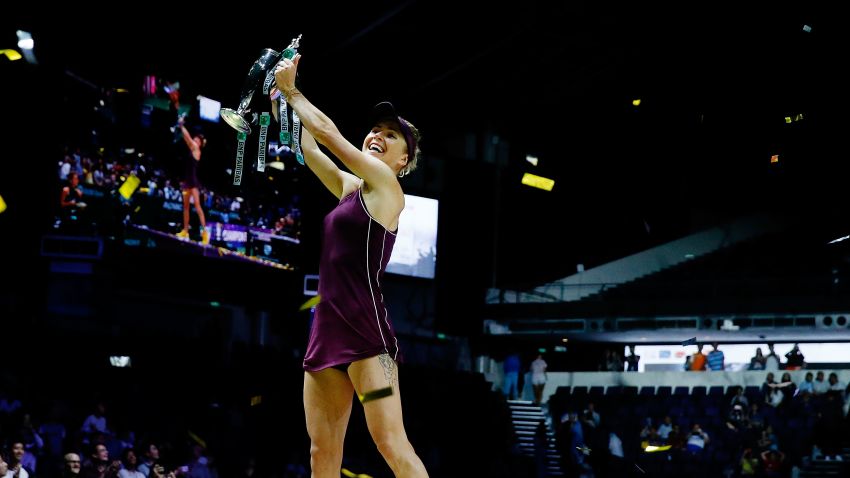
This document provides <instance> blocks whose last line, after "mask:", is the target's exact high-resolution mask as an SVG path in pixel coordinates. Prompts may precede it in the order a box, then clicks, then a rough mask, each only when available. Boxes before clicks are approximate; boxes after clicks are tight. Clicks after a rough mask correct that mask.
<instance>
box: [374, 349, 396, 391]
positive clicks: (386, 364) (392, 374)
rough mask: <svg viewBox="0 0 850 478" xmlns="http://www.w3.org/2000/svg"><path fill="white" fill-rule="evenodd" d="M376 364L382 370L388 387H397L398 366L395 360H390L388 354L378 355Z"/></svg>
mask: <svg viewBox="0 0 850 478" xmlns="http://www.w3.org/2000/svg"><path fill="white" fill-rule="evenodd" d="M378 362H380V363H381V367H383V369H384V376H385V377H386V378H387V382H389V384H390V386H393V387H398V365H397V364H396V363H395V360H393V359H391V358H390V355H389V354H381V355H378Z"/></svg>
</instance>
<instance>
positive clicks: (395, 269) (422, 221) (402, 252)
mask: <svg viewBox="0 0 850 478" xmlns="http://www.w3.org/2000/svg"><path fill="white" fill-rule="evenodd" d="M438 205H439V202H438V201H437V200H436V199H430V198H425V197H421V196H413V195H410V194H405V195H404V210H403V211H402V212H401V217H400V218H399V221H398V236H397V237H396V239H395V246H394V247H393V255H392V256H391V257H390V262H389V264H388V265H387V272H391V273H393V274H401V275H407V276H413V277H422V278H426V279H433V278H434V273H435V270H436V265H437V210H438Z"/></svg>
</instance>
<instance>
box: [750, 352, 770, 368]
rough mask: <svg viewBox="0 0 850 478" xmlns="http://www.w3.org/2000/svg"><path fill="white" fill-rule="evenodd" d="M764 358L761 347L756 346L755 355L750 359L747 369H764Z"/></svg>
mask: <svg viewBox="0 0 850 478" xmlns="http://www.w3.org/2000/svg"><path fill="white" fill-rule="evenodd" d="M765 361H766V358H765V356H764V354H763V353H762V351H761V347H757V348H756V356H755V357H753V358H751V359H750V366H749V370H764V368H765Z"/></svg>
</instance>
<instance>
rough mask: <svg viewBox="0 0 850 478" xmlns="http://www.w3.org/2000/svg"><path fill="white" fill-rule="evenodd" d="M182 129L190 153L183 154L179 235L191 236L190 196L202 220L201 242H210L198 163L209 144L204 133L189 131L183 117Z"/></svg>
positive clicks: (182, 237) (181, 119)
mask: <svg viewBox="0 0 850 478" xmlns="http://www.w3.org/2000/svg"><path fill="white" fill-rule="evenodd" d="M178 125H179V127H180V131H181V132H182V133H183V141H184V142H185V143H186V146H188V147H189V153H190V154H189V155H186V154H184V155H183V163H184V173H183V182H181V183H180V189H181V190H182V193H183V230H182V231H180V232H179V233H177V237H179V238H181V239H188V238H189V198H190V197H191V198H192V199H194V200H195V212H197V213H198V220H200V222H201V243H202V244H209V243H210V233H209V232H208V231H207V220H206V218H205V217H204V210H203V208H201V193H200V187H201V181H200V180H199V179H198V163H199V162H200V161H201V149H203V148H204V146H206V145H207V140H206V139H205V138H204V135H202V134H198V135H196V136H194V137H193V136H192V135H190V134H189V131H188V130H187V129H186V127H185V126H183V118H182V117H181V118H180V120H179V121H178Z"/></svg>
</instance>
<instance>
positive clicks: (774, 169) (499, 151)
mask: <svg viewBox="0 0 850 478" xmlns="http://www.w3.org/2000/svg"><path fill="white" fill-rule="evenodd" d="M121 8H122V11H121V12H120V13H119V12H118V11H117V9H114V8H102V9H86V8H76V7H75V8H70V7H57V8H55V9H51V11H49V12H47V11H41V10H40V9H38V8H33V7H28V8H25V9H23V11H22V9H21V7H18V6H16V7H12V9H11V12H9V14H4V18H3V20H2V21H0V22H2V23H0V24H2V25H3V29H2V30H0V41H2V46H3V47H4V48H5V47H10V48H12V47H14V45H15V42H16V39H15V35H14V29H17V28H19V29H24V30H27V31H30V32H31V33H32V34H33V36H34V38H35V40H36V47H35V53H36V55H37V57H38V59H39V61H40V65H39V66H38V67H33V66H31V65H28V64H26V63H25V62H24V61H19V62H14V63H12V62H8V61H6V60H5V59H3V61H2V62H0V82H2V91H3V94H2V97H0V101H2V110H3V111H4V119H3V122H4V126H5V128H4V129H5V131H6V135H5V138H4V148H3V151H2V155H3V160H2V164H3V169H2V174H0V192H2V194H3V197H4V198H5V199H6V202H7V203H8V204H9V205H10V208H9V210H8V211H7V212H6V213H5V214H2V215H0V228H2V231H3V233H2V236H3V241H4V248H3V252H2V254H3V256H2V261H3V265H4V267H3V269H4V270H6V271H10V269H9V268H8V267H9V265H10V264H11V263H19V261H23V263H24V264H26V260H25V259H26V258H31V257H33V256H34V254H35V253H36V252H37V243H38V237H39V236H40V234H41V232H42V231H43V229H44V226H45V224H46V223H47V222H49V221H47V220H46V218H49V217H50V215H51V212H52V209H51V208H52V207H53V206H52V205H53V201H54V196H55V191H54V190H53V187H54V186H53V182H52V180H53V178H54V177H55V176H54V175H55V170H56V167H55V164H56V162H57V161H58V160H59V159H61V147H62V146H63V145H66V144H69V143H70V144H74V143H75V142H76V141H83V140H85V138H86V136H87V131H88V128H89V125H90V124H91V123H97V122H98V121H100V122H103V121H105V120H104V119H103V117H98V116H97V114H96V113H94V112H93V110H92V108H91V105H92V104H94V103H95V102H96V101H98V99H102V97H103V96H104V95H105V94H106V93H105V91H108V90H110V89H115V88H126V89H127V90H129V93H127V94H112V96H111V98H112V101H113V108H112V112H113V114H114V115H115V118H116V121H115V123H110V125H109V126H108V127H106V128H105V129H106V130H107V131H108V133H106V134H105V135H106V138H105V139H103V141H106V142H107V143H109V144H111V145H115V146H117V145H119V144H120V145H121V146H132V145H133V143H134V142H139V141H143V140H144V134H142V133H140V130H139V126H138V115H139V112H138V111H139V110H138V102H139V101H140V100H141V96H142V95H141V83H142V78H143V76H144V75H147V74H154V75H157V76H158V77H160V78H165V79H169V80H170V81H180V83H181V85H182V90H181V91H182V93H183V97H184V98H187V97H188V98H191V97H194V95H196V94H203V95H205V96H208V97H211V98H214V99H218V100H220V101H221V102H222V104H223V106H230V107H235V105H236V103H237V102H238V92H239V89H240V88H241V85H242V81H243V80H244V77H245V74H246V72H247V69H248V67H249V66H250V65H251V63H252V62H253V60H254V59H256V57H257V56H258V54H259V51H260V50H261V49H262V48H265V47H271V48H275V49H280V48H283V47H284V46H285V45H286V44H287V43H288V42H289V40H290V38H292V37H293V36H295V35H296V34H298V33H303V35H304V37H303V42H302V48H301V53H302V54H303V58H302V62H301V67H300V71H299V74H300V75H301V84H302V90H303V91H304V92H305V95H306V96H307V97H308V98H309V99H310V100H311V101H312V102H313V103H314V104H316V105H317V106H318V107H319V108H321V109H322V110H323V111H325V112H326V113H327V114H328V115H329V116H330V117H331V118H332V119H334V121H335V122H336V123H337V125H338V126H339V127H340V129H341V130H342V132H343V133H344V134H345V135H346V137H348V138H349V139H350V140H351V141H352V142H354V143H355V144H359V141H360V140H361V137H362V135H363V134H364V133H365V131H366V128H368V127H369V125H368V124H366V122H365V121H366V118H367V117H368V115H367V112H368V110H369V108H370V107H371V106H372V105H373V104H375V103H377V102H378V101H380V100H391V101H393V102H394V103H395V104H396V106H397V108H398V109H399V111H400V113H401V114H402V115H403V116H405V117H407V118H408V119H410V120H411V121H412V122H414V124H416V125H417V126H418V127H419V128H420V130H421V131H422V133H423V142H422V148H423V151H424V153H425V156H424V160H423V162H422V165H421V168H420V171H418V172H417V174H416V175H414V176H413V177H411V178H409V179H407V180H405V181H404V187H405V191H406V192H407V193H410V194H419V195H424V196H428V197H438V198H439V199H440V201H441V209H440V224H439V227H440V232H439V254H438V257H439V259H438V278H437V280H436V282H435V284H436V287H437V294H436V296H437V307H438V313H437V314H436V317H437V320H438V321H443V322H445V323H444V324H442V325H443V328H444V329H452V328H456V331H457V332H464V333H472V332H477V330H478V324H477V322H476V320H475V318H474V317H475V316H476V314H477V310H478V307H479V306H480V304H481V302H482V297H483V292H484V289H485V288H486V287H488V286H491V285H493V284H497V285H503V286H517V287H522V286H529V285H533V284H536V283H540V282H543V281H548V280H552V279H556V278H559V277H563V276H566V275H569V274H572V273H573V272H575V270H576V264H579V263H581V264H584V266H585V267H586V268H589V267H592V266H594V265H597V264H600V263H603V262H605V261H607V260H611V259H614V258H617V257H621V256H623V255H625V254H628V253H632V252H636V251H638V250H642V249H644V248H646V247H649V246H652V245H656V244H660V243H663V242H666V241H668V240H671V239H674V238H677V237H680V236H681V235H684V234H687V233H689V232H692V231H695V230H698V229H701V228H703V227H707V226H711V225H713V224H716V223H718V222H721V221H725V220H728V219H730V218H732V217H736V216H739V215H743V214H748V213H751V212H757V211H762V210H771V211H773V212H780V213H785V212H787V213H788V214H796V213H800V212H804V213H805V214H811V215H816V216H823V217H824V219H825V220H826V221H831V222H834V223H835V224H837V228H838V229H841V227H843V226H842V225H843V224H844V219H843V218H844V217H845V215H846V214H845V213H846V205H845V201H844V187H843V186H844V172H845V168H844V162H845V157H846V152H845V150H844V130H845V127H846V125H847V119H846V114H845V106H846V104H847V98H846V96H847V95H846V92H845V91H844V88H843V85H845V84H846V79H847V78H846V74H844V73H842V71H844V70H845V68H844V65H842V58H843V56H842V55H843V50H842V49H841V46H840V45H842V44H844V43H845V42H846V40H847V38H846V37H847V35H848V34H847V32H846V29H843V28H842V27H841V24H842V22H841V17H840V16H839V15H837V14H836V12H835V11H833V8H832V7H830V6H827V5H808V4H802V3H800V2H769V3H768V2H758V3H756V4H752V5H749V4H748V5H741V4H739V3H737V2H711V3H705V4H697V5H692V6H689V7H688V8H685V7H684V6H679V7H675V8H671V7H661V6H649V5H641V4H628V5H622V4H618V3H610V2H603V3H599V2H569V3H556V4H550V3H549V2H536V1H528V2H523V3H522V4H520V5H512V6H509V7H506V8H497V7H495V6H493V5H492V4H489V3H483V2H481V3H479V2H472V3H463V4H458V3H455V2H447V1H434V2H424V1H419V2H417V1H411V2H405V3H398V2H370V3H362V4H361V3H358V2H347V3H339V4H333V5H328V4H324V3H317V2H297V3H293V4H287V5H285V6H267V7H264V8H263V9H241V10H240V8H236V7H234V6H230V7H228V8H222V9H217V10H216V9H208V8H201V7H198V8H195V7H190V6H185V5H178V4H174V5H171V4H169V5H168V6H167V7H163V6H153V5H143V4H129V5H126V6H123V7H121ZM276 17H277V18H279V19H274V18H276ZM804 25H810V26H811V32H806V31H804V30H803V26H804ZM74 77H78V78H82V79H84V80H85V81H86V82H88V83H90V84H93V85H95V86H96V88H91V87H89V86H86V85H85V84H84V82H82V81H79V80H77V79H74ZM635 98H640V99H641V100H642V102H641V104H640V106H638V107H635V106H633V105H632V100H633V99H635ZM798 114H802V115H803V120H802V121H799V122H794V123H791V124H786V122H785V120H784V118H785V117H786V116H795V115H798ZM202 125H203V127H204V128H205V129H206V132H207V134H208V137H209V139H210V141H211V143H210V145H211V148H210V149H209V150H208V157H209V158H208V159H209V162H208V163H206V164H205V165H204V168H203V169H204V170H203V172H202V174H203V175H204V177H205V182H206V183H207V184H209V185H210V187H212V188H213V189H218V190H221V191H226V192H239V193H243V194H258V192H257V191H253V192H252V191H250V190H243V191H228V188H231V189H232V186H229V177H228V176H227V175H226V174H225V173H224V170H225V169H226V168H227V167H230V164H231V162H232V157H233V149H234V143H235V142H234V141H233V140H232V130H230V129H229V128H228V127H227V126H226V125H225V124H224V123H221V124H218V125H214V124H210V123H203V124H202ZM81 138H82V139H81ZM526 154H533V155H536V156H538V157H539V160H540V164H539V166H537V167H536V168H535V167H532V166H531V165H530V164H528V163H527V162H525V156H526ZM772 154H780V162H779V163H778V164H771V163H770V156H771V155H772ZM524 172H534V173H536V174H540V175H543V176H546V177H549V178H552V179H554V180H555V188H554V190H553V191H552V192H544V191H539V190H534V189H531V188H528V187H526V186H522V185H521V184H520V183H519V180H520V177H521V176H522V173H524ZM302 173H303V171H301V172H298V171H294V172H292V173H291V174H293V175H299V174H302ZM296 182H297V185H295V186H293V187H298V188H300V189H299V190H300V191H301V192H302V193H303V195H304V196H303V197H304V227H303V231H304V232H303V234H304V239H305V240H304V244H305V246H304V247H305V255H304V257H305V258H306V259H305V260H306V261H307V263H306V266H305V271H306V272H309V271H310V269H311V267H310V261H311V260H312V261H313V270H315V268H316V264H317V262H318V244H319V239H320V237H319V228H320V224H321V222H320V221H321V218H322V217H323V215H324V214H325V213H326V212H327V211H328V210H329V209H330V208H331V207H332V206H333V198H332V197H331V196H330V195H328V194H326V193H325V192H324V191H323V190H322V189H321V186H320V185H319V183H318V181H316V180H315V179H314V178H312V177H311V176H309V175H303V177H299V180H298V181H296ZM848 229H850V228H848ZM24 271H25V268H24V269H21V271H19V272H17V273H9V272H6V273H5V274H3V275H4V276H5V277H6V279H9V278H10V277H12V278H14V280H13V281H12V282H14V283H16V284H17V286H18V287H21V285H20V284H21V281H20V280H19V278H20V277H22V274H24V273H25V272H24ZM429 284H430V283H429ZM24 292H26V291H24ZM438 325H440V324H438Z"/></svg>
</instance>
